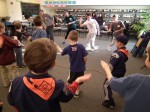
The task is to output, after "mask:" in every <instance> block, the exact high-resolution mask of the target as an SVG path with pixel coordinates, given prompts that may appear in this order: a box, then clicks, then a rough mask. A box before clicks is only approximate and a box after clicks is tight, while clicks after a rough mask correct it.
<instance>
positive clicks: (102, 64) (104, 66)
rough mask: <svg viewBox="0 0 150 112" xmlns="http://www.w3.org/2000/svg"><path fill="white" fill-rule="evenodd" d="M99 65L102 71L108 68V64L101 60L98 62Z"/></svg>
mask: <svg viewBox="0 0 150 112" xmlns="http://www.w3.org/2000/svg"><path fill="white" fill-rule="evenodd" d="M100 64H101V66H102V68H103V69H106V68H109V65H108V63H106V62H105V61H103V60H101V61H100Z"/></svg>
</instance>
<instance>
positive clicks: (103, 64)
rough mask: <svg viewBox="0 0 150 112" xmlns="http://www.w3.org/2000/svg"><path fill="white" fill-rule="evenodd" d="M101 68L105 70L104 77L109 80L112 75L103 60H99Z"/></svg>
mask: <svg viewBox="0 0 150 112" xmlns="http://www.w3.org/2000/svg"><path fill="white" fill-rule="evenodd" d="M100 64H101V66H102V68H103V69H104V70H105V72H106V77H107V78H108V80H109V81H110V80H111V78H112V77H113V76H112V74H111V70H110V68H109V65H108V64H107V63H106V62H105V61H101V62H100Z"/></svg>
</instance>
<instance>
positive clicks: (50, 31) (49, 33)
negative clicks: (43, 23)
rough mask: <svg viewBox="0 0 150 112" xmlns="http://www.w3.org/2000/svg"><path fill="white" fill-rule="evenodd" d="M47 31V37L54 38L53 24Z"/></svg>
mask: <svg viewBox="0 0 150 112" xmlns="http://www.w3.org/2000/svg"><path fill="white" fill-rule="evenodd" d="M46 32H47V37H48V38H50V39H51V40H54V34H53V25H51V26H47V28H46Z"/></svg>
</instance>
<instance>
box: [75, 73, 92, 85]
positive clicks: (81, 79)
mask: <svg viewBox="0 0 150 112" xmlns="http://www.w3.org/2000/svg"><path fill="white" fill-rule="evenodd" d="M90 78H91V73H88V74H85V75H84V76H81V77H78V78H77V79H76V80H75V82H77V83H78V84H80V83H83V82H85V81H88V80H89V79H90Z"/></svg>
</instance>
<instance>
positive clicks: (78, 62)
mask: <svg viewBox="0 0 150 112" xmlns="http://www.w3.org/2000/svg"><path fill="white" fill-rule="evenodd" d="M64 15H65V19H64V20H61V19H60V21H63V22H65V23H66V24H67V25H68V31H67V33H66V36H65V40H66V39H67V40H68V41H69V45H68V46H67V47H65V48H64V49H62V48H61V47H60V46H59V45H57V43H56V42H55V41H54V35H53V27H54V26H55V22H54V19H53V17H52V16H50V15H48V14H45V13H44V11H43V10H40V13H39V16H36V17H35V18H34V20H33V22H34V25H35V27H36V29H35V31H34V32H33V33H32V36H30V37H29V38H28V40H30V43H29V45H28V46H27V48H26V49H25V53H24V62H23V58H22V47H23V46H24V45H23V44H22V33H21V23H20V22H15V23H14V26H15V29H16V31H15V35H14V36H13V39H11V38H9V37H7V36H5V35H4V32H5V26H4V24H3V23H0V69H1V71H0V73H1V76H2V81H3V84H4V86H5V87H8V86H10V89H9V93H8V103H9V104H10V105H11V106H13V107H15V109H16V110H17V111H18V112H61V107H60V102H64V103H65V102H68V101H70V100H71V99H72V98H73V97H75V98H79V97H80V95H81V94H82V91H81V90H80V86H81V85H82V84H84V83H85V82H86V81H88V80H90V78H91V73H87V74H85V73H84V72H85V70H86V63H87V56H88V51H89V50H90V51H94V50H95V49H96V48H95V39H96V35H97V34H98V35H99V34H100V29H101V28H102V23H103V18H102V15H99V16H98V17H96V16H95V14H94V13H93V14H91V13H89V12H88V13H87V14H86V18H87V20H86V21H85V22H83V18H80V20H79V25H80V27H83V26H87V28H88V30H89V32H88V34H87V38H86V45H85V47H84V45H82V44H80V43H78V40H79V33H78V32H77V31H76V19H75V18H74V17H73V16H72V15H71V14H69V12H68V11H65V12H64ZM124 29H125V26H124V25H123V23H122V22H121V21H119V20H118V16H117V15H114V16H113V22H112V24H111V27H110V29H109V31H112V32H113V40H112V43H111V44H110V45H109V46H108V50H110V47H111V45H113V44H115V46H116V48H117V49H116V50H115V51H114V52H113V53H112V55H111V58H110V61H109V64H107V63H106V62H104V61H101V62H100V64H101V66H102V68H103V69H104V70H105V72H106V79H105V80H104V84H103V86H104V93H105V94H104V101H102V105H103V106H105V107H107V108H114V107H115V100H114V98H113V96H112V93H113V92H112V90H114V91H116V92H118V93H119V94H121V95H122V96H123V97H124V98H125V106H124V109H123V112H149V111H150V107H149V102H150V98H149V93H150V89H149V84H150V77H149V76H145V75H141V74H134V75H129V76H128V77H124V75H125V73H126V62H127V61H128V57H129V53H128V50H127V49H126V44H127V43H128V37H127V36H125V35H124V34H123V30H124ZM65 40H64V42H63V44H64V43H65ZM14 49H15V53H16V55H15V53H14ZM57 51H58V52H60V53H61V55H62V56H64V55H69V61H70V73H69V76H68V80H67V81H66V82H67V83H64V82H63V81H61V80H56V79H55V78H54V76H53V75H52V74H49V73H48V71H49V70H51V69H53V67H54V66H55V63H56V55H57ZM43 57H44V58H43ZM15 62H17V63H15ZM145 64H146V66H147V67H148V68H150V47H149V48H148V49H147V59H146V61H145ZM17 66H18V67H19V68H23V67H25V66H27V67H28V69H29V72H28V73H26V74H25V75H23V76H22V75H20V74H19V72H18V69H17ZM9 75H11V77H12V79H9V78H10V77H9ZM10 80H11V81H10ZM142 96H144V97H142ZM31 99H32V100H31ZM2 106H3V102H1V101H0V111H1V110H2Z"/></svg>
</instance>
